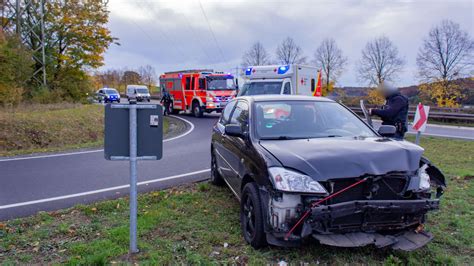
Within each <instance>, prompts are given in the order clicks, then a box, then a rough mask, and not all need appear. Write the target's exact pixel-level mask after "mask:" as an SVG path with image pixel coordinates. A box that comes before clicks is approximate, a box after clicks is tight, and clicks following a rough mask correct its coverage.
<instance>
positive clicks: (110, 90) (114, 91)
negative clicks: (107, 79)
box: [105, 89, 118, 94]
mask: <svg viewBox="0 0 474 266" xmlns="http://www.w3.org/2000/svg"><path fill="white" fill-rule="evenodd" d="M105 93H106V94H118V92H117V90H116V89H106V90H105Z"/></svg>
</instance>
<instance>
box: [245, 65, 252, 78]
mask: <svg viewBox="0 0 474 266" xmlns="http://www.w3.org/2000/svg"><path fill="white" fill-rule="evenodd" d="M245 75H247V76H250V75H252V68H251V67H249V68H247V69H246V70H245Z"/></svg>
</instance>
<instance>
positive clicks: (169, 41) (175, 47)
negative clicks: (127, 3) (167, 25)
mask: <svg viewBox="0 0 474 266" xmlns="http://www.w3.org/2000/svg"><path fill="white" fill-rule="evenodd" d="M135 3H137V5H138V7H139V8H140V9H143V10H145V11H147V12H148V13H149V14H151V12H153V14H151V15H156V16H157V17H158V14H156V12H155V10H154V8H152V6H151V5H150V4H149V3H148V2H144V3H145V4H147V6H148V9H146V8H144V7H143V6H142V5H141V4H140V3H139V2H138V1H137V0H135ZM157 29H158V31H159V32H160V34H161V37H162V38H164V39H165V42H167V43H170V44H171V46H173V48H174V49H175V51H176V52H178V54H179V55H180V56H181V57H182V58H183V60H186V59H187V57H186V55H185V54H184V53H183V51H182V50H181V49H179V47H178V45H176V43H175V41H174V40H172V39H171V38H170V37H169V36H168V34H166V33H165V32H164V30H163V29H161V28H160V27H157Z"/></svg>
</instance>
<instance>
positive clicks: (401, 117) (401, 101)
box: [369, 82, 409, 139]
mask: <svg viewBox="0 0 474 266" xmlns="http://www.w3.org/2000/svg"><path fill="white" fill-rule="evenodd" d="M377 89H378V90H379V91H380V92H381V93H382V95H383V96H384V97H385V104H384V105H383V106H382V108H380V109H379V108H371V109H369V114H370V115H376V116H379V117H380V118H381V119H382V125H391V126H395V128H396V129H397V131H396V133H395V136H394V138H396V139H403V138H404V137H405V133H406V132H407V130H408V127H407V120H408V107H409V106H408V98H407V97H405V96H404V95H402V94H401V93H400V92H399V91H398V88H396V87H394V86H392V85H390V84H388V83H386V82H382V83H381V84H380V85H379V86H378V87H377Z"/></svg>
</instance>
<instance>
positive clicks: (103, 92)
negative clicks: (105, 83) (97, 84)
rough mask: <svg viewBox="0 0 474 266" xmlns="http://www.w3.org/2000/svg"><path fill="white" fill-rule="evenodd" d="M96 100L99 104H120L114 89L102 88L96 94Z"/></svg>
mask: <svg viewBox="0 0 474 266" xmlns="http://www.w3.org/2000/svg"><path fill="white" fill-rule="evenodd" d="M96 98H97V101H99V103H101V102H104V103H107V102H111V103H112V102H118V103H119V102H120V94H119V93H118V91H117V90H116V89H113V88H103V89H100V90H98V91H97V92H96Z"/></svg>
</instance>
